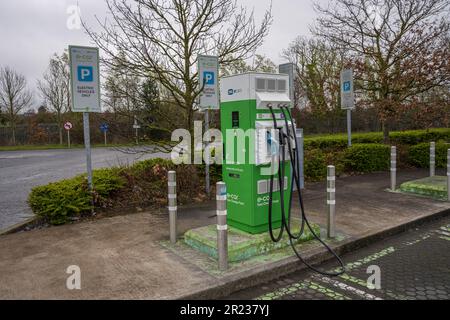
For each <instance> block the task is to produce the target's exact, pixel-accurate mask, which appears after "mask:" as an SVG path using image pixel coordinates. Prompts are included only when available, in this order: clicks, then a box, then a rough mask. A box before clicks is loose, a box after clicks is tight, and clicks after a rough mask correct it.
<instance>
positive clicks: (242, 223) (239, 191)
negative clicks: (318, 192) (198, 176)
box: [221, 100, 291, 234]
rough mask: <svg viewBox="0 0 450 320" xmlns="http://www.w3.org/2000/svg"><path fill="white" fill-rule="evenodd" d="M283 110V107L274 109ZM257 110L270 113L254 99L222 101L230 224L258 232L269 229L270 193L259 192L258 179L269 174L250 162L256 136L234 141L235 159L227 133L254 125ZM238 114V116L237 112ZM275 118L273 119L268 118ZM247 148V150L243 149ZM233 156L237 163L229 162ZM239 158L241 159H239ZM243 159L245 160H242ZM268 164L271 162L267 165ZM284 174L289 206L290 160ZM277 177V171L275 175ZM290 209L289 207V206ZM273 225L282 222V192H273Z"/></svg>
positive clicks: (225, 180) (286, 205) (224, 175)
mask: <svg viewBox="0 0 450 320" xmlns="http://www.w3.org/2000/svg"><path fill="white" fill-rule="evenodd" d="M275 112H276V113H280V112H281V111H278V110H277V111H275ZM258 113H268V114H270V111H263V110H257V109H256V101H255V100H247V101H237V102H226V103H222V104H221V127H222V132H223V134H224V155H225V162H224V165H223V181H224V182H225V183H226V184H227V195H228V204H227V205H228V206H227V209H228V223H229V225H230V226H233V227H235V228H238V229H240V230H243V231H246V232H249V233H253V234H258V233H263V232H267V231H268V230H269V223H268V203H269V201H268V196H269V193H267V194H265V195H258V194H257V183H258V181H260V180H269V179H270V176H263V175H261V168H263V166H256V165H254V164H250V163H251V162H250V155H253V154H254V152H255V151H254V137H253V136H252V137H251V138H249V137H247V138H246V143H245V145H243V146H238V145H237V143H234V155H235V157H234V159H230V158H231V157H230V156H229V154H230V152H229V150H227V141H228V137H227V135H228V134H229V133H230V131H229V130H231V134H232V136H235V135H237V134H239V132H238V131H237V130H236V129H237V128H236V126H237V125H238V126H239V129H242V130H243V131H244V132H245V131H247V130H248V129H255V123H256V121H257V114H258ZM237 114H238V115H239V119H237V117H236V115H237ZM268 121H272V120H268ZM243 149H245V151H246V152H243ZM238 155H241V156H243V155H245V156H243V159H238ZM230 160H232V161H233V162H234V163H230ZM239 160H241V161H240V162H239ZM242 160H243V161H242ZM267 167H268V166H267ZM285 176H287V177H288V178H289V179H288V190H286V191H285V192H284V194H285V201H284V202H285V208H286V209H287V207H288V204H289V197H290V184H291V178H290V176H291V168H290V162H288V161H287V162H286V172H285ZM276 178H278V175H276ZM274 186H275V185H274ZM286 211H287V210H286ZM272 221H273V226H274V228H279V227H280V226H281V209H280V193H279V192H274V193H273V218H272Z"/></svg>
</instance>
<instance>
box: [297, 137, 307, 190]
mask: <svg viewBox="0 0 450 320" xmlns="http://www.w3.org/2000/svg"><path fill="white" fill-rule="evenodd" d="M296 139H297V145H298V150H297V156H298V168H297V170H298V175H299V178H300V189H302V190H303V189H305V174H304V172H305V169H304V167H305V165H304V163H305V152H304V136H303V129H297V132H296ZM296 189H297V186H295V190H296Z"/></svg>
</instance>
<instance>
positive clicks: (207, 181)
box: [205, 109, 211, 198]
mask: <svg viewBox="0 0 450 320" xmlns="http://www.w3.org/2000/svg"><path fill="white" fill-rule="evenodd" d="M208 130H209V109H206V110H205V132H208ZM208 158H209V157H208ZM210 183H211V180H210V177H209V163H208V162H206V165H205V186H206V194H207V196H208V198H209V196H210V191H211V190H210V189H211V187H210Z"/></svg>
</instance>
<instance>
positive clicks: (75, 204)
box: [29, 169, 125, 225]
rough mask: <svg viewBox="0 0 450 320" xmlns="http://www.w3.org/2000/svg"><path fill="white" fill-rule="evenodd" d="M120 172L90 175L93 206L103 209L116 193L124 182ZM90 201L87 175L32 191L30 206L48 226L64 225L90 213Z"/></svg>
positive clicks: (98, 172)
mask: <svg viewBox="0 0 450 320" xmlns="http://www.w3.org/2000/svg"><path fill="white" fill-rule="evenodd" d="M119 173H120V170H119V169H102V170H96V171H94V172H93V182H94V185H95V190H94V197H93V198H94V203H93V204H94V205H95V206H102V205H103V204H104V203H105V202H106V201H108V198H109V196H110V195H111V193H112V192H114V191H119V190H120V189H121V188H122V187H123V186H124V185H125V180H124V179H123V178H122V177H120V175H119ZM91 199H92V197H91V196H90V194H89V191H88V184H87V178H86V175H80V176H77V177H75V178H73V179H67V180H62V181H58V182H55V183H50V184H48V185H45V186H39V187H36V188H33V190H32V191H31V193H30V196H29V204H30V206H31V209H32V210H33V212H34V213H35V214H37V215H38V216H40V217H43V218H45V219H46V220H47V221H48V222H49V223H51V224H55V225H58V224H64V223H66V222H67V221H68V220H70V219H71V218H72V217H76V216H79V215H80V214H82V213H84V212H89V211H90V210H91V209H92V208H93V206H92V200H91Z"/></svg>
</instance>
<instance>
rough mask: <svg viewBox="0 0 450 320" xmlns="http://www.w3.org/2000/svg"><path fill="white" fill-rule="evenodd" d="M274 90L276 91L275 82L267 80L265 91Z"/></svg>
mask: <svg viewBox="0 0 450 320" xmlns="http://www.w3.org/2000/svg"><path fill="white" fill-rule="evenodd" d="M276 90H277V80H275V79H267V91H276Z"/></svg>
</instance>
